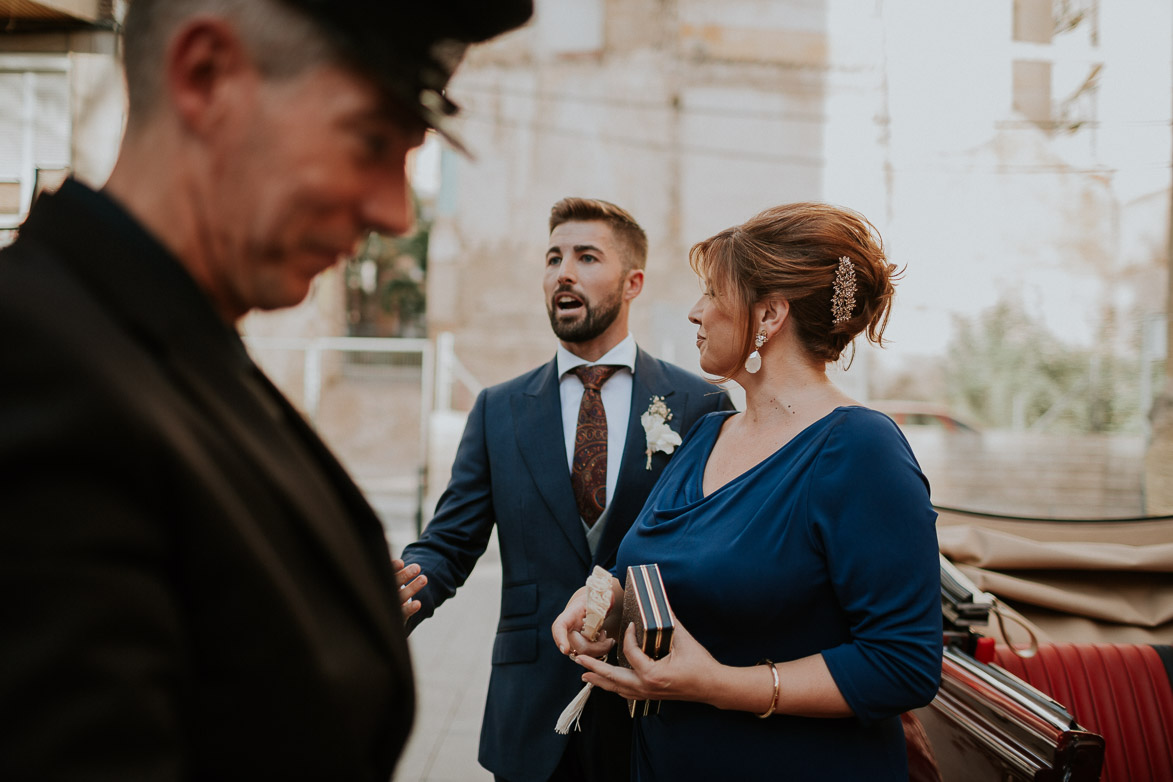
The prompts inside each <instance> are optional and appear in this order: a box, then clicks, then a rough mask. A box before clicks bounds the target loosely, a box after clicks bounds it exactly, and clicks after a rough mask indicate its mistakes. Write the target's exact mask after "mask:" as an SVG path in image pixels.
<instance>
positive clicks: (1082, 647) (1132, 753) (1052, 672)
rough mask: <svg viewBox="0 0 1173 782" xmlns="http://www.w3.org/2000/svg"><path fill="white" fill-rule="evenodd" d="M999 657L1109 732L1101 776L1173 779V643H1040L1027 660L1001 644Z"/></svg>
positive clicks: (1093, 727) (1120, 781)
mask: <svg viewBox="0 0 1173 782" xmlns="http://www.w3.org/2000/svg"><path fill="white" fill-rule="evenodd" d="M994 662H995V663H996V664H997V665H999V666H1001V667H1002V668H1004V669H1005V670H1007V671H1009V672H1010V673H1012V674H1014V675H1015V676H1017V677H1018V678H1020V679H1022V680H1023V681H1025V682H1027V683H1028V684H1030V685H1031V686H1032V687H1034V688H1035V689H1038V690H1041V691H1042V692H1044V693H1046V694H1047V695H1049V696H1050V697H1052V698H1054V699H1055V700H1056V701H1058V702H1059V703H1061V704H1063V705H1064V706H1066V707H1067V710H1068V711H1069V712H1071V714H1072V715H1073V716H1074V717H1075V719H1076V721H1077V722H1079V724H1080V725H1082V726H1083V727H1084V728H1086V729H1087V730H1090V731H1092V732H1093V733H1098V734H1100V735H1101V736H1103V737H1104V742H1105V747H1104V770H1103V774H1102V775H1101V777H1100V779H1101V782H1143V780H1152V781H1153V782H1169V780H1173V684H1171V677H1173V647H1171V646H1147V645H1142V644H1071V643H1062V644H1041V645H1040V646H1039V652H1038V654H1037V655H1035V656H1034V657H1031V658H1028V659H1023V658H1021V657H1018V656H1017V655H1016V654H1014V652H1013V651H1011V650H1010V649H1009V648H1008V647H1006V646H998V647H997V648H996V650H995V657H994Z"/></svg>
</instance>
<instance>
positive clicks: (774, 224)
mask: <svg viewBox="0 0 1173 782" xmlns="http://www.w3.org/2000/svg"><path fill="white" fill-rule="evenodd" d="M843 257H846V258H847V259H848V262H849V263H850V265H851V270H853V271H854V278H855V279H854V282H855V291H854V296H853V297H851V296H847V295H846V294H845V293H841V294H839V296H838V297H837V299H838V302H839V304H840V309H841V310H843V309H846V307H845V306H844V305H848V306H850V310H849V311H847V312H841V314H840V319H839V320H838V321H837V320H836V318H835V317H834V316H833V314H832V299H833V297H836V294H835V280H836V273H837V272H839V268H840V260H839V259H840V258H843ZM688 258H689V262H690V263H691V264H692V268H693V271H695V272H696V273H697V274H698V275H699V276H700V277H701V279H703V280H705V282H706V284H707V285H708V286H709V288H710V289H711V290H712V291H713V292H714V293H716V294H717V295H719V296H721V297H722V298H723V299H724V301H725V303H726V304H727V306H728V307H729V308H730V310H731V311H733V312H738V313H739V314H738V317H740V318H743V319H744V320H745V337H744V341H743V343H744V344H743V350H742V351H741V356H742V358H743V359H744V357H745V356H747V355H749V353H750V351H751V350H752V349H753V348H752V345H753V338H754V332H755V328H754V324H753V323H752V322H750V320H751V318H750V313H752V311H753V306H754V305H755V304H757V303H758V302H760V301H762V300H764V299H767V298H770V297H771V296H780V297H782V298H784V299H786V300H787V301H789V302H790V315H789V318H790V320H791V321H793V324H794V327H795V329H796V334H797V336H798V338H799V341H800V342H801V343H802V345H803V346H804V347H805V349H806V351H807V353H809V354H810V356H811V357H812V359H815V360H818V361H822V362H823V363H829V362H832V361H837V360H838V359H839V356H840V355H841V354H842V353H843V351H844V349H845V348H846V347H847V346H848V345H849V344H851V342H852V340H853V339H855V337H856V335H858V334H860V333H861V332H862V333H866V335H867V339H868V341H869V342H872V343H874V344H876V345H881V346H882V345H883V339H882V338H883V334H884V327H885V326H886V325H887V324H888V315H889V312H890V310H891V306H892V294H893V293H894V290H893V287H892V284H893V282H894V281H895V280H896V279H898V278H899V276H900V272H899V271H897V269H896V267H895V266H894V265H893V264H890V263H888V260H887V259H886V258H885V257H884V247H883V242H882V240H881V239H880V234H879V232H878V231H876V228H875V226H873V225H872V224H871V223H870V222H868V220H867V219H866V218H865V217H864V216H863V215H861V214H859V213H857V212H853V211H852V210H850V209H844V208H842V207H838V206H832V205H830V204H822V203H812V202H803V203H796V204H783V205H782V206H775V207H773V208H771V209H767V210H765V211H764V212H761V213H760V214H758V215H756V216H754V217H752V218H750V219H749V220H747V221H746V222H745V223H742V224H741V225H738V226H734V227H733V228H727V229H725V230H724V231H722V232H721V233H719V234H717V235H716V236H713V237H711V238H709V239H705V240H704V241H701V242H697V243H696V244H695V245H693V247H692V249H691V250H689V253H688ZM845 271H846V273H847V275H848V276H850V274H851V271H849V270H845ZM841 276H842V275H841ZM841 287H847V288H850V285H847V286H843V285H842V284H841ZM851 298H854V302H851V301H850V299H851ZM729 369H730V374H731V373H733V372H736V370H737V366H732V367H730V368H729Z"/></svg>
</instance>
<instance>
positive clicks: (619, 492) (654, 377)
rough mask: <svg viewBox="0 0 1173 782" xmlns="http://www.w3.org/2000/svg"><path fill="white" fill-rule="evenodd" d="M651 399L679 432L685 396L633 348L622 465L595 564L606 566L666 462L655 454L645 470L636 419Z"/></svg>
mask: <svg viewBox="0 0 1173 782" xmlns="http://www.w3.org/2000/svg"><path fill="white" fill-rule="evenodd" d="M653 396H662V397H664V402H665V403H666V404H667V405H668V409H669V410H671V411H672V421H671V422H670V423H669V425H670V426H672V428H673V429H676V430H678V431H679V427H680V425H681V424H680V422H681V421H683V420H685V415H686V411H687V406H688V393H687V392H679V393H677V391H676V389H675V388H673V387H672V386H671V385H670V384H669V382H668V378H667V376H666V375H665V374H664V372H663V370H661V368H660V365H659V363H658V362H657V361H656V360H655V359H653V358H652V357H651V356H649V355H648V354H647V353H645V352H643V350H638V349H637V351H636V354H635V375H634V377H633V378H632V383H631V414H630V415H629V416H628V417H627V443H626V444H625V445H624V447H623V462H622V464H621V465H620V467H619V478H618V480H617V481H616V483H615V496H614V498H612V500H611V502H610V503H609V505H610V509H611V512H610V518H609V519H608V521H607V528H606V529H605V530H603V537H602V539H601V540H600V541H599V546H598V548H597V549H596V550H595V562H596V563H599V564H608V565H609V564H610V562H611V560H612V559H613V558H614V556H615V551H616V550H617V549H618V548H619V543H620V541H622V540H623V536H624V535H626V534H627V530H628V528H630V527H631V523H632V522H633V521H634V520H635V517H636V516H638V515H639V512H640V510H642V509H643V505H644V500H646V499H647V496H648V493H649V492H650V491H651V490H652V487H653V486H654V485H655V483H656V479H657V478H659V477H660V473H661V472H662V471H663V469H664V465H665V464H666V463H667V461H668V460H667V458H666V456H665V455H664V454H656V455H654V456H653V457H652V468H651V469H650V470H649V469H647V447H648V443H647V435H646V434H645V433H644V427H643V423H642V422H641V421H640V416H642V415H643V414H644V413H645V412H646V411H647V409H648V406H649V405H650V404H651V401H652V397H653ZM680 434H681V435H683V434H684V433H683V432H681V433H680Z"/></svg>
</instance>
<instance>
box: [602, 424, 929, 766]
mask: <svg viewBox="0 0 1173 782" xmlns="http://www.w3.org/2000/svg"><path fill="white" fill-rule="evenodd" d="M729 415H733V413H712V414H710V415H708V416H707V417H705V418H703V419H702V420H701V421H699V422H698V423H697V424H696V425H695V426H694V427H693V429H692V431H691V432H690V433H689V437H688V438H687V439H686V440H685V442H684V444H683V445H682V446H681V447H680V451H679V452H678V453H677V454H676V455H675V457H673V459H672V461H671V462H669V464H668V467H667V468H666V469H665V470H664V473H663V475H661V477H660V481H659V483H657V484H656V488H655V489H653V491H652V494H651V495H650V496H649V497H648V501H647V504H646V505H645V506H644V509H643V511H642V512H641V514H640V515H639V517H638V518H637V519H636V521H635V523H634V524H633V525H632V527H631V529H630V530H629V531H628V533H627V536H626V537H625V538H624V540H623V543H622V545H621V546H620V548H619V553H618V559H617V562H616V570H615V572H616V574H617V575H618V576H619V578H620V580H625V578H626V573H627V567H628V566H630V565H639V564H646V563H653V562H654V563H658V564H659V565H660V569H661V572H662V574H663V577H664V585H665V590H666V592H667V595H668V600H669V602H670V603H671V604H672V608H673V610H674V612H675V613H676V616H677V618H678V619H679V620H680V622H681V624H683V625H684V626H685V627H686V628H688V630H689V632H691V633H692V634H693V635H694V636H695V637H696V639H697V640H698V641H699V642H700V643H701V644H702V645H703V646H704V647H705V648H706V649H707V650H708V651H709V652H710V653H711V654H712V655H713V656H714V657H715V658H716V659H717V660H718V661H720V662H722V663H725V664H727V665H737V666H744V665H753V664H755V663H757V662H758V661H760V660H762V659H763V658H769V659H771V660H774V661H776V662H782V661H786V660H794V659H798V658H801V657H806V656H808V655H811V654H816V653H820V652H821V653H822V655H823V658H824V659H825V660H826V663H827V667H828V668H829V669H830V671H831V675H832V677H834V679H835V683H836V684H837V685H838V687H839V689H840V691H841V692H842V693H843V697H844V698H845V699H846V700H847V703H848V704H849V705H850V706H851V708H852V709H853V711H854V713H855V716H853V717H849V718H844V719H814V718H803V717H792V716H786V715H782V716H773V717H770V718H768V719H764V720H763V719H758V718H757V717H756V716H754V715H753V714H750V713H748V712H734V711H722V710H719V709H716V708H714V707H712V706H708V705H704V704H700V703H689V702H683V701H664V702H663V704H662V706H661V709H660V712H659V714H658V715H649V716H647V717H638V718H637V719H636V720H635V742H634V749H633V756H632V769H633V777H634V779H637V780H640V782H648V781H649V780H666V781H669V782H680V781H681V780H692V779H696V780H712V779H739V780H740V779H745V780H750V779H788V780H808V779H809V780H852V781H853V782H854V781H855V780H861V779H867V780H905V779H907V778H908V772H907V764H906V758H905V747H904V734H903V731H902V729H901V725H900V719H899V714H900V713H901V712H903V711H907V710H909V709H912V708H916V707H919V706H922V705H924V704H926V703H928V701H930V700H931V699H932V698H933V696H934V694H935V693H936V691H937V685H938V684H939V682H940V675H941V648H942V642H941V631H942V629H941V600H940V564H939V559H938V553H937V537H936V529H935V522H936V513H934V511H933V509H932V507H931V505H930V503H929V491H928V483H927V481H926V480H925V478H924V475H923V474H922V473H921V471H920V468H919V466H918V465H917V463H916V459H915V458H914V457H913V455H912V451H911V450H910V449H909V447H908V443H907V441H905V439H904V436H903V435H902V434H901V433H900V431H899V429H897V428H896V425H895V424H894V423H893V422H892V421H891V419H889V418H888V417H887V416H885V415H883V414H881V413H877V412H875V411H873V410H869V409H867V408H863V407H840V408H837V409H836V410H834V411H833V412H831V413H830V414H828V415H827V416H826V417H824V418H822V419H820V420H819V421H816V422H815V423H813V424H811V425H810V426H809V427H807V428H806V429H805V430H803V431H802V432H801V433H799V434H798V435H797V436H796V437H794V439H792V440H791V441H790V442H788V443H786V445H784V446H783V447H782V448H780V449H779V450H778V451H777V452H775V453H774V454H772V455H771V456H770V457H769V458H767V459H765V460H764V461H762V462H761V463H760V464H758V465H756V466H754V467H753V468H751V469H750V470H748V471H746V472H745V473H743V474H742V475H740V476H738V477H737V478H734V479H733V480H732V481H730V482H729V483H727V484H726V485H724V486H722V487H721V488H719V489H717V490H716V491H714V492H713V493H712V494H710V495H709V496H707V497H705V496H704V495H703V492H702V488H701V482H702V478H703V475H704V469H705V463H706V462H707V461H708V458H709V454H710V452H711V451H712V448H713V444H714V443H715V442H716V440H717V435H718V433H719V431H720V429H721V426H722V424H723V423H724V422H725V420H726V418H727V417H728V416H729Z"/></svg>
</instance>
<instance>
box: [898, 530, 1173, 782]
mask: <svg viewBox="0 0 1173 782" xmlns="http://www.w3.org/2000/svg"><path fill="white" fill-rule="evenodd" d="M939 510H940V511H943V512H942V516H941V518H942V521H943V526H942V528H941V529H942V532H943V533H944V534H942V535H941V540H942V551H943V552H952V553H954V554H955V555H956V556H957V557H958V558H959V559H964V560H969V561H971V562H972V561H974V560H981V565H983V566H984V567H978V566H974V565H965V566H963V567H964V569H965V570H964V572H963V570H962V568H959V567H958V566H956V565H955V564H954V562H953V561H951V559H950V558H949V557H947V556H945V554H942V557H941V607H942V612H943V616H944V619H945V627H946V632H945V639H944V640H945V653H944V662H943V665H942V681H941V688H940V691H939V692H938V694H937V697H936V698H935V699H934V700H933V702H932V703H931V704H930V705H929V706H927V707H925V708H923V709H918V710H917V711H915V712H912V713H910V714H907V715H905V718H904V719H905V735H906V737H907V739H908V752H909V770H910V779H911V780H913V782H922V781H930V780H943V781H944V782H971V781H972V782H984V781H986V780H989V781H990V782H993V781H994V780H999V781H1003V780H1036V782H1050V781H1051V780H1054V782H1060V781H1068V780H1070V782H1078V781H1079V780H1102V781H1103V782H1137V781H1140V780H1151V781H1152V782H1167V781H1169V780H1173V686H1171V681H1173V646H1170V645H1169V643H1170V641H1171V640H1173V638H1171V637H1170V628H1171V627H1173V624H1171V623H1170V621H1169V620H1170V618H1171V615H1173V608H1171V607H1173V600H1171V597H1173V583H1171V574H1173V567H1170V563H1169V562H1168V558H1169V557H1170V556H1171V555H1173V552H1171V551H1170V549H1173V534H1170V533H1171V532H1173V517H1163V518H1145V519H1129V520H1115V521H1106V520H1103V521H1101V520H1097V521H1087V522H1076V523H1075V524H1076V526H1075V527H1074V528H1071V529H1062V530H1058V529H1055V528H1054V526H1051V527H1046V526H1043V527H1042V528H1041V530H1040V529H1036V527H1038V525H1039V524H1041V523H1043V522H1045V521H1046V522H1049V520H1041V519H1008V518H1007V517H1004V516H998V517H986V518H982V514H965V513H959V512H957V511H949V510H948V509H939ZM959 519H960V520H959ZM1049 523H1051V524H1052V525H1053V524H1054V522H1049ZM1061 523H1063V524H1068V525H1069V526H1070V524H1072V523H1071V522H1061ZM957 524H963V525H966V526H969V527H974V526H976V527H977V528H978V529H979V530H989V528H991V527H992V528H994V531H993V532H992V533H991V534H993V535H995V536H1007V535H1009V536H1010V538H1011V540H1010V541H1009V545H1007V546H1005V547H1006V548H1008V549H1009V550H1010V551H1011V552H1013V553H1012V554H1011V555H1010V556H1009V557H1007V558H1006V561H1010V562H1012V563H1015V564H1017V565H1018V566H1020V567H1018V569H1015V568H1013V567H1011V568H1005V569H1004V572H1001V573H999V574H997V577H993V578H989V579H987V578H986V576H987V574H989V573H996V571H995V570H994V569H993V568H991V567H990V566H991V565H996V564H997V556H996V555H995V556H993V557H992V559H993V560H995V561H994V562H991V561H987V560H990V559H991V556H990V554H989V552H990V550H991V549H997V548H998V546H997V545H986V543H989V541H981V535H980V534H978V535H977V536H976V540H975V534H974V530H973V529H972V528H971V529H967V530H965V533H964V535H958V534H952V533H950V532H948V531H947V530H948V529H949V527H950V526H951V525H957ZM1079 525H1082V526H1079ZM1019 534H1021V535H1024V536H1025V537H1024V538H1023V540H1024V541H1027V542H1025V543H1024V542H1022V541H1019V542H1018V543H1015V542H1014V540H1013V538H1014V537H1015V535H1019ZM1081 538H1082V539H1085V540H1086V539H1088V538H1090V539H1091V545H1090V546H1088V547H1086V550H1081V549H1080V547H1079V546H1078V545H1072V544H1078V543H1079V542H1080V539H1081ZM959 540H964V541H965V542H966V543H965V545H962V544H959V543H958V541H959ZM1032 540H1033V541H1034V542H1036V543H1040V544H1042V549H1043V551H1044V554H1043V555H1041V556H1037V557H1035V558H1033V559H1032V558H1031V557H1030V555H1029V551H1030V544H1029V541H1032ZM1001 543H1003V544H1006V543H1008V541H1005V540H1003V541H1001ZM975 551H978V552H981V554H980V556H979V555H975V554H974V552H975ZM1024 551H1026V552H1027V554H1025V555H1024V554H1023V552H1024ZM1089 552H1092V553H1094V554H1099V555H1102V556H1099V557H1097V556H1089V555H1088V554H1089ZM1125 555H1127V556H1125ZM983 557H984V558H985V559H984V560H983V559H982V558H983ZM1064 557H1066V558H1067V559H1066V560H1064V559H1063V558H1064ZM1121 557H1124V558H1123V559H1122V558H1121ZM1023 565H1026V567H1022V566H1023ZM1043 565H1045V566H1043ZM986 568H990V569H988V570H987V569H986ZM1080 568H1085V570H1084V571H1083V577H1082V578H1078V577H1075V576H1073V575H1072V574H1073V573H1079V571H1080ZM967 573H969V574H973V575H975V576H977V577H978V578H979V579H980V580H982V581H990V582H993V583H996V584H998V585H1000V586H1004V587H1005V591H1010V592H1014V593H1015V597H1016V600H1015V605H1016V606H1017V607H1018V608H1020V609H1022V610H1021V611H1018V610H1014V609H1012V608H1010V607H1009V606H1008V605H1006V604H1005V602H1004V601H1002V600H1000V599H999V598H997V597H995V596H994V594H992V593H991V592H989V591H986V589H984V588H982V587H980V586H979V585H978V584H977V583H975V581H974V580H973V579H971V578H970V577H969V575H967ZM1040 574H1041V575H1040ZM1048 576H1051V577H1054V578H1058V579H1059V580H1060V581H1061V582H1063V583H1064V584H1067V585H1070V584H1071V583H1072V582H1073V581H1082V583H1084V584H1087V585H1088V593H1087V595H1090V597H1089V596H1085V597H1084V598H1082V599H1083V600H1084V602H1088V603H1091V602H1095V600H1094V599H1093V598H1099V599H1100V602H1101V603H1102V605H1098V606H1095V607H1093V608H1091V609H1087V612H1090V613H1091V614H1093V615H1094V614H1096V613H1100V614H1106V615H1105V616H1101V617H1099V619H1100V622H1099V624H1098V625H1097V624H1095V623H1091V620H1090V619H1089V617H1088V616H1086V615H1084V616H1068V615H1065V612H1064V611H1061V610H1056V609H1055V606H1057V605H1058V606H1062V605H1064V601H1065V600H1067V601H1070V600H1071V599H1072V598H1071V595H1070V594H1069V593H1070V592H1071V591H1072V590H1070V589H1069V590H1066V591H1065V592H1064V594H1051V593H1053V592H1054V593H1058V592H1060V591H1063V590H1058V589H1056V588H1055V587H1054V586H1053V585H1048V584H1046V583H1042V584H1040V583H1038V581H1039V580H1041V581H1043V582H1045V581H1046V579H1047V577H1048ZM1032 578H1033V579H1034V581H1032ZM1015 581H1024V582H1029V583H1027V585H1026V586H1022V587H1019V588H1017V591H1015V589H1016V587H1015V586H1014V582H1015ZM1117 581H1119V582H1121V583H1116V582H1117ZM1135 583H1141V584H1145V587H1144V588H1143V589H1142V590H1141V592H1140V593H1136V590H1133V589H1131V587H1132V586H1134V585H1135ZM1097 590H1098V591H1099V593H1100V594H1098V595H1097V594H1095V593H1096V592H1097ZM1075 591H1076V592H1077V593H1078V590H1075ZM1035 595H1039V596H1038V597H1036V596H1035ZM1130 597H1131V598H1135V599H1137V600H1138V602H1139V603H1140V605H1139V606H1130V605H1128V598H1130ZM1079 599H1080V598H1079V597H1078V596H1077V598H1076V600H1079ZM1029 600H1034V601H1036V602H1037V603H1042V604H1043V605H1042V606H1038V605H1033V604H1031V603H1029V602H1027V601H1029ZM1069 608H1071V609H1072V610H1073V611H1075V612H1076V613H1078V611H1077V610H1076V609H1079V608H1080V605H1079V604H1078V603H1077V604H1076V605H1075V606H1073V607H1072V606H1069ZM1112 612H1115V613H1112ZM1024 614H1025V615H1024ZM1028 615H1029V616H1030V618H1028ZM1034 620H1039V622H1040V623H1036V621H1034ZM1008 621H1009V622H1011V625H1008V624H1007V622H1008ZM1015 625H1017V626H1016V627H1015V632H1009V628H1010V627H1011V626H1015ZM1071 627H1074V628H1076V632H1078V633H1079V637H1075V638H1072V637H1070V636H1068V637H1066V638H1065V637H1064V628H1071ZM1092 627H1098V629H1094V630H1093V629H1089V628H1092ZM1043 628H1047V629H1043ZM1113 636H1115V637H1113ZM1089 638H1091V639H1092V640H1088V639H1089Z"/></svg>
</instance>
